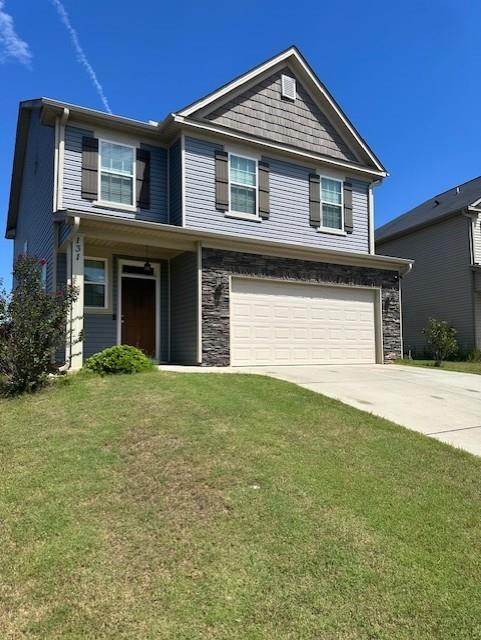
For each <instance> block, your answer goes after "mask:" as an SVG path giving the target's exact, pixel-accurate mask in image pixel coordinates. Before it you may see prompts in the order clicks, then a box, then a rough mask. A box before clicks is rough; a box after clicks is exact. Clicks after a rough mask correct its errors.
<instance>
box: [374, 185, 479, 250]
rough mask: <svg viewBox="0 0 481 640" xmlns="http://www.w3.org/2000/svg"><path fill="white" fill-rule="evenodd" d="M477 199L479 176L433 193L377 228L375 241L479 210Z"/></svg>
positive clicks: (380, 241)
mask: <svg viewBox="0 0 481 640" xmlns="http://www.w3.org/2000/svg"><path fill="white" fill-rule="evenodd" d="M480 201H481V176H479V177H478V178H474V179H473V180H469V181H468V182H465V183H464V184H460V185H457V186H456V187H453V188H452V189H448V191H444V192H443V193H440V194H438V195H436V196H433V197H432V198H429V200H426V202H423V203H422V204H420V205H418V206H417V207H414V209H411V210H410V211H407V212H406V213H403V214H402V215H400V216H398V217H397V218H394V220H391V221H390V222H387V223H386V224H385V225H383V226H382V227H379V229H376V243H378V244H380V243H382V242H386V241H388V240H392V239H394V238H395V237H397V236H401V235H404V234H406V233H410V232H412V231H415V230H416V229H418V228H421V227H426V226H428V225H431V224H434V223H436V222H439V221H440V220H442V219H443V218H448V217H450V216H452V215H455V214H457V213H461V212H464V211H466V210H468V211H469V210H472V211H478V210H481V207H480V209H478V207H479V205H480Z"/></svg>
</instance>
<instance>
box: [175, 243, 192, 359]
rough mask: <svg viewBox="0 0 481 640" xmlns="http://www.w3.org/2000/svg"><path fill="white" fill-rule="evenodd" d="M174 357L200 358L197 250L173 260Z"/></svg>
mask: <svg viewBox="0 0 481 640" xmlns="http://www.w3.org/2000/svg"><path fill="white" fill-rule="evenodd" d="M170 274H171V287H170V288H171V322H170V325H171V327H172V335H171V359H172V361H173V362H182V363H195V362H197V337H198V293H197V291H198V279H197V254H196V253H192V252H185V253H182V254H181V255H179V256H177V257H175V258H173V259H172V260H171V262H170Z"/></svg>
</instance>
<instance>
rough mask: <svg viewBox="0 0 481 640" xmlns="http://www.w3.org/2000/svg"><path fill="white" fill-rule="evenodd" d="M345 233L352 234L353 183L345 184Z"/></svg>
mask: <svg viewBox="0 0 481 640" xmlns="http://www.w3.org/2000/svg"><path fill="white" fill-rule="evenodd" d="M344 231H345V232H346V233H352V231H353V222H352V182H344Z"/></svg>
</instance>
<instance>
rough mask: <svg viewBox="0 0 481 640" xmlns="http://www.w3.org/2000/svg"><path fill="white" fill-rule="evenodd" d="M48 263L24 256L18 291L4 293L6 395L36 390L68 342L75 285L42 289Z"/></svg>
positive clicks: (0, 325)
mask: <svg viewBox="0 0 481 640" xmlns="http://www.w3.org/2000/svg"><path fill="white" fill-rule="evenodd" d="M44 264H45V262H44V261H43V260H39V259H38V258H34V257H30V256H20V257H19V258H18V259H17V261H16V262H15V265H14V270H13V282H14V286H13V290H12V292H11V293H10V294H7V293H6V292H5V291H4V290H0V380H1V383H2V384H1V391H2V393H3V394H5V395H16V394H19V393H24V392H31V391H35V390H36V389H38V388H39V387H41V386H42V385H43V384H44V383H45V381H46V379H47V374H48V372H49V371H50V370H51V362H52V356H53V354H54V352H55V349H56V348H58V347H59V346H60V345H61V344H62V343H63V342H64V340H65V332H66V325H67V314H68V310H69V307H70V305H71V304H72V302H73V301H74V300H75V299H76V297H77V292H76V290H75V289H74V288H73V287H69V288H67V289H65V290H64V291H60V292H57V293H54V294H50V293H47V292H46V291H45V290H44V287H43V285H42V275H41V272H42V266H43V265H44Z"/></svg>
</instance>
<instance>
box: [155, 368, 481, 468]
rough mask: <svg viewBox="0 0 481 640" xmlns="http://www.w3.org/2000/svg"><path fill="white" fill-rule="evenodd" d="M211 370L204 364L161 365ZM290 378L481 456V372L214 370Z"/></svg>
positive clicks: (291, 369) (415, 369) (372, 369)
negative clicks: (189, 365) (480, 373)
mask: <svg viewBox="0 0 481 640" xmlns="http://www.w3.org/2000/svg"><path fill="white" fill-rule="evenodd" d="M161 368H162V369H168V370H171V371H172V370H176V371H189V370H190V371H198V372H204V373H206V372H208V371H212V369H210V368H202V367H169V366H165V367H161ZM214 371H216V372H219V371H221V372H224V373H257V374H263V375H269V376H272V377H275V378H279V379H281V380H288V381H289V382H294V383H296V384H299V385H300V386H302V387H305V388H306V389H310V390H311V391H316V392H317V393H323V394H324V395H326V396H330V397H331V398H336V399H337V400H341V401H342V402H345V403H346V404H349V405H352V406H353V407H357V408H358V409H362V410H364V411H368V412H370V413H373V414H375V415H377V416H381V417H383V418H388V419H389V420H392V421H393V422H396V423H397V424H400V425H403V426H405V427H408V428H410V429H414V430H415V431H420V432H421V433H424V434H426V435H428V436H431V437H433V438H437V439H438V440H442V441H443V442H447V443H449V444H451V445H453V446H455V447H460V448H462V449H465V450H466V451H470V452H471V453H474V454H476V455H481V376H478V375H474V374H469V373H457V372H450V371H438V370H431V369H428V368H415V367H403V366H399V365H385V366H383V365H339V366H337V365H336V366H333V365H324V366H315V367H311V366H296V367H273V366H270V367H249V368H244V367H242V368H240V367H237V368H236V367H229V368H215V369H214Z"/></svg>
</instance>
